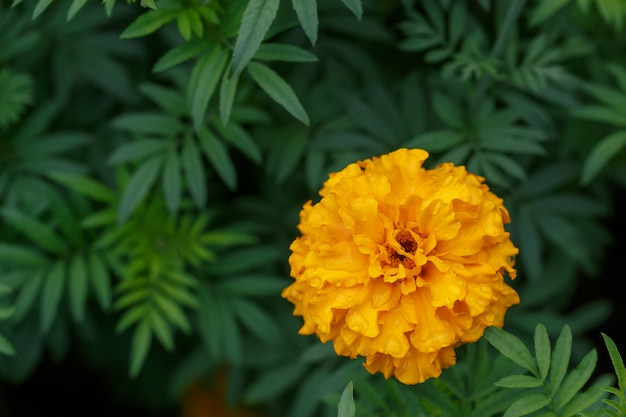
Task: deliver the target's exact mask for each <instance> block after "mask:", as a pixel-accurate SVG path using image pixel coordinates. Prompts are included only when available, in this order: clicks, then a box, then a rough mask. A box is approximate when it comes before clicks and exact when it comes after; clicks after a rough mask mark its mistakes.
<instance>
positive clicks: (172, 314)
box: [152, 293, 191, 334]
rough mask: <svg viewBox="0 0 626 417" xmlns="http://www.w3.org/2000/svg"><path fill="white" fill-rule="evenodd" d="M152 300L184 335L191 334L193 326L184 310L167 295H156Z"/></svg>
mask: <svg viewBox="0 0 626 417" xmlns="http://www.w3.org/2000/svg"><path fill="white" fill-rule="evenodd" d="M152 299H153V300H154V303H155V304H156V305H157V306H158V307H159V309H160V310H161V311H162V312H163V314H164V315H165V317H167V319H168V320H169V321H170V322H171V323H172V324H174V325H175V326H176V327H178V328H179V329H180V330H181V331H182V332H183V333H187V334H188V333H189V332H191V325H190V324H189V320H188V319H187V315H186V314H185V312H184V311H183V309H182V308H181V307H180V305H178V304H177V303H176V302H175V301H173V300H172V298H171V297H170V296H169V295H167V294H162V293H156V294H154V295H153V297H152Z"/></svg>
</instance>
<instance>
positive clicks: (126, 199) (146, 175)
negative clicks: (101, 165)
mask: <svg viewBox="0 0 626 417" xmlns="http://www.w3.org/2000/svg"><path fill="white" fill-rule="evenodd" d="M162 162H163V158H160V157H154V158H152V159H149V160H147V161H145V162H144V163H142V164H141V166H140V167H139V169H138V170H137V171H135V173H134V174H133V176H132V177H131V178H130V181H128V184H127V185H126V189H124V194H123V195H122V199H121V201H120V205H119V208H118V213H117V222H118V223H119V224H122V223H124V222H125V221H126V220H127V219H128V217H129V216H130V215H131V214H132V213H133V211H135V209H136V208H137V206H138V205H139V203H141V201H142V200H143V198H144V197H145V196H146V194H147V193H148V191H149V190H150V188H151V187H152V184H154V182H155V181H156V178H157V175H158V173H159V168H160V167H161V163H162Z"/></svg>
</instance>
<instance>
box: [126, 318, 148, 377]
mask: <svg viewBox="0 0 626 417" xmlns="http://www.w3.org/2000/svg"><path fill="white" fill-rule="evenodd" d="M151 342H152V333H151V332H150V324H149V322H148V321H147V320H143V321H141V322H140V323H139V325H138V326H137V327H136V328H135V333H134V335H133V340H132V344H131V347H130V371H129V375H130V377H131V378H135V377H137V375H139V372H140V371H141V368H142V367H143V364H144V362H145V361H146V357H147V356H148V351H149V350H150V344H151Z"/></svg>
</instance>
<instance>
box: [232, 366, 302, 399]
mask: <svg viewBox="0 0 626 417" xmlns="http://www.w3.org/2000/svg"><path fill="white" fill-rule="evenodd" d="M306 370H307V368H305V367H304V366H302V365H301V364H300V363H298V362H293V363H287V364H286V365H283V366H281V367H279V368H276V369H272V370H266V371H265V372H263V373H262V374H261V376H260V377H259V378H258V379H257V380H255V381H254V382H253V383H252V384H250V387H249V388H248V390H247V391H246V393H245V395H244V400H245V401H246V402H249V403H257V402H265V401H267V400H269V399H271V398H276V397H277V396H278V395H279V394H280V393H281V392H284V391H285V390H286V389H288V388H289V387H292V386H293V384H295V383H296V382H297V381H298V380H299V379H300V378H301V377H302V376H303V375H304V374H305V372H306Z"/></svg>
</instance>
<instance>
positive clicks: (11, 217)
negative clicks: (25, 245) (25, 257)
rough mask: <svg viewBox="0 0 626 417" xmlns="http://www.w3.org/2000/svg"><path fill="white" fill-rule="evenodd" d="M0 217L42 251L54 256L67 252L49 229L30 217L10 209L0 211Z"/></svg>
mask: <svg viewBox="0 0 626 417" xmlns="http://www.w3.org/2000/svg"><path fill="white" fill-rule="evenodd" d="M0 215H2V217H3V218H4V220H5V221H6V222H7V223H8V224H10V225H12V226H13V227H15V228H16V229H18V230H19V231H21V232H22V233H24V234H25V235H26V236H28V237H29V238H30V239H31V240H32V241H33V242H34V243H35V244H36V245H37V246H39V247H41V248H42V249H45V250H48V251H50V252H53V253H56V254H63V253H65V252H66V251H67V246H66V244H65V242H64V241H63V240H62V239H61V238H59V237H58V236H57V235H56V234H55V233H54V231H53V230H52V228H51V227H49V226H47V225H45V224H43V223H42V222H40V221H38V220H36V219H34V218H32V217H31V216H29V215H27V214H25V213H22V212H21V211H19V210H17V209H15V208H12V207H4V208H2V209H0Z"/></svg>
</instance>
